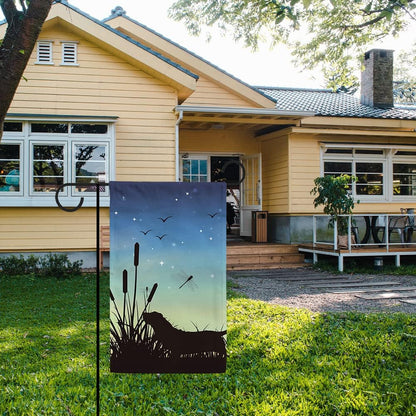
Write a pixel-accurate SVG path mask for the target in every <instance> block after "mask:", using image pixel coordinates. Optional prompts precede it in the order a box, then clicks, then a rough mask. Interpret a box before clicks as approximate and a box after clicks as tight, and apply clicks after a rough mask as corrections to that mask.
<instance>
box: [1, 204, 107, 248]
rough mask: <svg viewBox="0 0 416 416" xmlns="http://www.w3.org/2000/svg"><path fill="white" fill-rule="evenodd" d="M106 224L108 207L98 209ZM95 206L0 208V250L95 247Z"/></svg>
mask: <svg viewBox="0 0 416 416" xmlns="http://www.w3.org/2000/svg"><path fill="white" fill-rule="evenodd" d="M100 214H101V224H102V225H108V222H109V219H108V209H101V212H100ZM95 246H96V234H95V208H83V209H81V210H79V211H76V212H72V213H69V212H64V211H62V210H60V209H59V208H30V209H27V208H1V209H0V251H9V252H20V251H51V250H68V251H78V250H79V251H85V250H95Z"/></svg>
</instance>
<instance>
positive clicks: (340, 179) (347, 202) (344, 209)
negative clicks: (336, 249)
mask: <svg viewBox="0 0 416 416" xmlns="http://www.w3.org/2000/svg"><path fill="white" fill-rule="evenodd" d="M356 180H357V178H356V177H355V176H349V175H340V176H333V175H328V176H321V177H318V178H316V179H315V180H314V183H315V186H314V187H313V188H312V190H311V194H312V195H316V198H315V199H314V201H313V206H314V207H315V208H317V207H318V206H320V205H323V211H324V213H325V214H327V215H330V216H331V220H330V222H329V224H330V225H331V226H334V223H335V222H336V223H337V227H338V234H339V235H345V234H347V233H348V218H347V217H345V216H343V215H350V214H352V210H353V209H354V206H355V203H354V198H353V196H352V194H351V192H350V186H351V183H352V182H355V181H356ZM359 202H360V201H357V203H359Z"/></svg>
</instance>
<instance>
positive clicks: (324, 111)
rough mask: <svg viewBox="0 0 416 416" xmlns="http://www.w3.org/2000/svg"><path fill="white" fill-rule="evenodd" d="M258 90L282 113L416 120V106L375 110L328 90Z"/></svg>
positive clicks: (271, 88) (342, 93) (270, 88)
mask: <svg viewBox="0 0 416 416" xmlns="http://www.w3.org/2000/svg"><path fill="white" fill-rule="evenodd" d="M257 88H258V89H259V90H260V91H261V92H263V93H264V94H266V95H267V96H269V97H271V98H272V99H274V100H275V101H276V108H277V109H278V110H287V111H295V110H296V111H313V112H315V114H316V115H317V116H331V117H361V118H384V119H401V120H416V106H414V107H399V106H395V107H392V108H378V107H372V106H369V105H364V104H361V103H360V99H359V98H357V97H354V96H352V95H350V94H346V93H345V92H333V91H332V90H327V89H306V88H280V87H257Z"/></svg>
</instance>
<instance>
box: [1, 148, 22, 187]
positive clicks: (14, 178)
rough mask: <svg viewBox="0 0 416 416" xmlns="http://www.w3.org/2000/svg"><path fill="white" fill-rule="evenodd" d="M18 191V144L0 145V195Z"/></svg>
mask: <svg viewBox="0 0 416 416" xmlns="http://www.w3.org/2000/svg"><path fill="white" fill-rule="evenodd" d="M20 189H21V185H20V144H0V193H2V194H3V192H20Z"/></svg>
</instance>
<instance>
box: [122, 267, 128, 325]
mask: <svg viewBox="0 0 416 416" xmlns="http://www.w3.org/2000/svg"><path fill="white" fill-rule="evenodd" d="M123 294H124V295H123V297H124V300H123V322H124V320H125V317H126V296H127V270H126V269H124V270H123Z"/></svg>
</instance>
